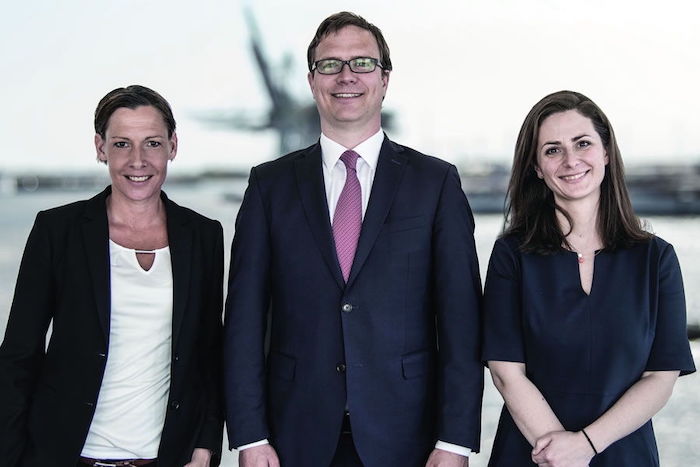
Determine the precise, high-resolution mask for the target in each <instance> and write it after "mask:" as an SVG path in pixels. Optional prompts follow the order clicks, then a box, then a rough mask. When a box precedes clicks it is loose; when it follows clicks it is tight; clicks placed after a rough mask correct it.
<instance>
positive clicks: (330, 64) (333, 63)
mask: <svg viewBox="0 0 700 467" xmlns="http://www.w3.org/2000/svg"><path fill="white" fill-rule="evenodd" d="M318 67H319V68H320V69H321V70H322V71H330V70H335V69H336V68H337V67H338V61H337V60H325V61H323V62H321V63H319V64H318Z"/></svg>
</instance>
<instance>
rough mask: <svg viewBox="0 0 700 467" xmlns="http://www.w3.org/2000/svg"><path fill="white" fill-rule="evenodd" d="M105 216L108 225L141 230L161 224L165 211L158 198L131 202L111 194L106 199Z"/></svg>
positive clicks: (116, 194)
mask: <svg viewBox="0 0 700 467" xmlns="http://www.w3.org/2000/svg"><path fill="white" fill-rule="evenodd" d="M107 216H108V218H109V220H110V223H115V224H121V225H125V226H128V227H130V228H132V229H134V230H141V229H143V228H145V227H148V226H151V225H154V224H160V223H162V222H163V221H164V219H165V209H164V206H163V201H162V200H161V199H160V196H158V197H156V198H155V199H148V200H143V201H132V200H126V199H123V197H121V196H119V194H118V193H114V192H112V194H111V195H110V196H109V197H108V198H107Z"/></svg>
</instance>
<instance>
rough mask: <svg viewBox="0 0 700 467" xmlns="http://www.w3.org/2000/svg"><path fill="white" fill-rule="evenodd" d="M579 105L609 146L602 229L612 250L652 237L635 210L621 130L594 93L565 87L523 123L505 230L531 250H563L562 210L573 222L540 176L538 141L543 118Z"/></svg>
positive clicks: (600, 215) (537, 106)
mask: <svg viewBox="0 0 700 467" xmlns="http://www.w3.org/2000/svg"><path fill="white" fill-rule="evenodd" d="M567 110H575V111H576V112H578V113H580V114H581V115H583V116H584V117H587V118H589V119H590V120H591V122H592V123H593V127H594V128H595V130H596V132H597V133H598V135H599V136H600V139H601V140H602V142H603V145H604V147H605V149H606V151H607V155H608V164H607V165H606V166H605V176H604V177H603V182H602V184H601V187H600V203H599V206H598V209H599V212H598V231H599V234H600V236H601V239H602V241H603V245H604V247H605V248H607V249H613V250H614V249H618V248H624V247H628V246H631V245H632V244H634V243H636V242H639V241H643V240H646V239H648V238H649V237H650V234H649V233H648V232H645V231H644V229H643V228H642V224H641V222H640V220H639V218H638V217H637V216H636V215H635V214H634V211H633V210H632V203H631V202H630V198H629V194H628V193H627V186H626V185H625V175H624V167H623V164H622V157H621V155H620V149H619V148H618V146H617V141H616V140H615V133H614V132H613V129H612V125H610V122H609V121H608V118H607V117H606V116H605V114H604V113H603V111H602V110H600V108H599V107H598V106H597V105H596V104H595V103H594V102H593V101H592V100H590V99H589V98H588V97H586V96H584V95H583V94H580V93H578V92H573V91H559V92H555V93H553V94H550V95H548V96H546V97H545V98H543V99H542V100H541V101H539V102H538V103H537V104H535V106H534V107H533V108H532V110H530V113H528V115H527V117H526V118H525V121H524V122H523V126H522V127H521V128H520V134H519V135H518V141H517V143H516V145H515V156H514V158H513V168H512V171H511V177H510V182H509V184H508V191H507V196H506V209H505V225H504V232H503V235H516V236H518V237H519V238H520V240H521V249H522V250H523V251H525V252H534V253H540V254H548V253H553V252H556V251H559V250H561V248H562V247H563V246H565V245H568V242H567V241H566V235H567V234H568V233H569V232H563V231H562V230H561V228H560V226H559V222H557V216H556V211H559V212H560V213H561V214H562V215H563V216H564V217H566V219H567V220H568V221H569V225H572V222H573V221H572V219H571V216H570V215H569V213H568V212H566V210H565V209H563V208H562V207H561V206H557V205H556V204H555V203H554V195H553V193H552V191H551V190H550V189H549V188H548V187H547V185H546V184H545V182H544V180H541V179H540V178H538V177H537V173H536V172H535V166H536V164H537V140H538V137H539V132H540V125H541V124H542V122H543V121H544V120H545V119H546V118H547V117H549V116H550V115H552V114H555V113H559V112H566V111H567Z"/></svg>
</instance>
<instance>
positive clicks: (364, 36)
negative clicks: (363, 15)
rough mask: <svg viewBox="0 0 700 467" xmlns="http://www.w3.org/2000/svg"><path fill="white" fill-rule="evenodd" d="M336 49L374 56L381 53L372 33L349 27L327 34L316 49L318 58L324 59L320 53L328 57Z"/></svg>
mask: <svg viewBox="0 0 700 467" xmlns="http://www.w3.org/2000/svg"><path fill="white" fill-rule="evenodd" d="M336 49H338V50H340V49H342V50H347V49H358V50H359V51H364V52H365V53H367V52H372V56H374V55H375V54H377V53H378V52H379V45H378V44H377V40H376V39H375V37H374V35H373V34H372V33H371V32H370V31H368V30H367V29H362V28H360V27H357V26H353V25H349V26H344V27H342V28H341V29H338V30H336V31H332V32H328V33H327V34H325V35H324V36H323V38H322V39H321V40H320V41H319V43H318V46H317V47H316V54H315V55H316V58H323V57H320V55H319V53H323V54H324V55H328V53H329V52H333V51H334V50H336Z"/></svg>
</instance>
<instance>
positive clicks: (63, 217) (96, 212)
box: [36, 187, 111, 226]
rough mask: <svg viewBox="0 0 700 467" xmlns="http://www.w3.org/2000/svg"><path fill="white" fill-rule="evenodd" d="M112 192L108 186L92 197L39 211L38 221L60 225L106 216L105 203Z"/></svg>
mask: <svg viewBox="0 0 700 467" xmlns="http://www.w3.org/2000/svg"><path fill="white" fill-rule="evenodd" d="M110 192H111V190H110V188H109V187H107V188H106V189H105V190H104V191H102V192H100V193H98V194H97V195H95V196H93V197H92V198H89V199H83V200H79V201H74V202H72V203H68V204H64V205H62V206H56V207H54V208H50V209H45V210H42V211H39V213H38V214H37V217H36V219H37V223H46V224H49V225H52V226H59V225H70V224H74V223H76V222H77V221H79V220H80V219H81V218H93V217H98V216H105V217H106V215H107V207H106V205H105V200H106V199H107V196H108V195H109V193H110Z"/></svg>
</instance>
